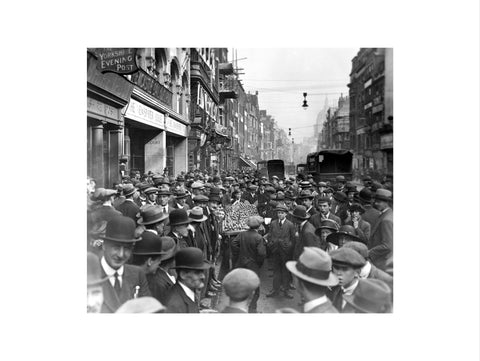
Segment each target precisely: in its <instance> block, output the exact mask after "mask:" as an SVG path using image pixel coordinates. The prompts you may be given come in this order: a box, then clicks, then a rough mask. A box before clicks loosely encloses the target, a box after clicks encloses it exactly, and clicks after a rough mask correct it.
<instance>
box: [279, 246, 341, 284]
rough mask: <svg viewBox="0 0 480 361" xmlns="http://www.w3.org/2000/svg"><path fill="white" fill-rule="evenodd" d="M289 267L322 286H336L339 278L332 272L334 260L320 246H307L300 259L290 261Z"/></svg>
mask: <svg viewBox="0 0 480 361" xmlns="http://www.w3.org/2000/svg"><path fill="white" fill-rule="evenodd" d="M286 266H287V269H288V270H289V271H290V272H291V273H293V274H294V275H295V276H296V277H298V278H300V279H302V280H304V281H307V282H310V283H314V284H316V285H320V286H327V287H331V286H336V285H338V278H337V276H335V274H333V272H332V260H331V258H330V256H329V255H328V253H327V252H325V251H324V250H322V249H320V248H318V247H305V248H304V249H303V252H302V254H301V255H300V257H299V258H298V261H288V262H287V263H286Z"/></svg>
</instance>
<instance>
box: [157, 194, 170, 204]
mask: <svg viewBox="0 0 480 361" xmlns="http://www.w3.org/2000/svg"><path fill="white" fill-rule="evenodd" d="M158 198H159V199H158V200H159V201H160V205H161V206H166V205H167V204H168V200H169V199H170V197H169V196H166V195H160V196H158Z"/></svg>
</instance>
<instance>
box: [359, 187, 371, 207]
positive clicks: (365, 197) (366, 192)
mask: <svg viewBox="0 0 480 361" xmlns="http://www.w3.org/2000/svg"><path fill="white" fill-rule="evenodd" d="M358 199H359V200H360V202H363V203H371V202H372V199H373V198H372V192H371V191H370V189H368V188H362V190H361V191H360V193H359V194H358Z"/></svg>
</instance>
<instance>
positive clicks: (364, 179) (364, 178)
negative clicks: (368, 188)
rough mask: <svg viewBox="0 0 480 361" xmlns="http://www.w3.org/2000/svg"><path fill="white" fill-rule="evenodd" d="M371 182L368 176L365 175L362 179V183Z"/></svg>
mask: <svg viewBox="0 0 480 361" xmlns="http://www.w3.org/2000/svg"><path fill="white" fill-rule="evenodd" d="M371 180H372V177H370V176H369V175H366V176H364V177H363V178H362V181H364V182H365V181H371Z"/></svg>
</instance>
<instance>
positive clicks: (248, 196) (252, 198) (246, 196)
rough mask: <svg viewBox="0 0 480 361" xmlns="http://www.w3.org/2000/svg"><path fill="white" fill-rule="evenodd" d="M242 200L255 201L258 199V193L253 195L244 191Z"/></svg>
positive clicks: (251, 202)
mask: <svg viewBox="0 0 480 361" xmlns="http://www.w3.org/2000/svg"><path fill="white" fill-rule="evenodd" d="M241 199H242V200H246V201H248V202H249V203H250V204H253V203H255V202H256V201H257V200H258V194H257V193H255V194H254V195H253V196H252V194H251V193H250V192H248V191H247V192H245V193H243V194H242V198H241Z"/></svg>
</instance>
